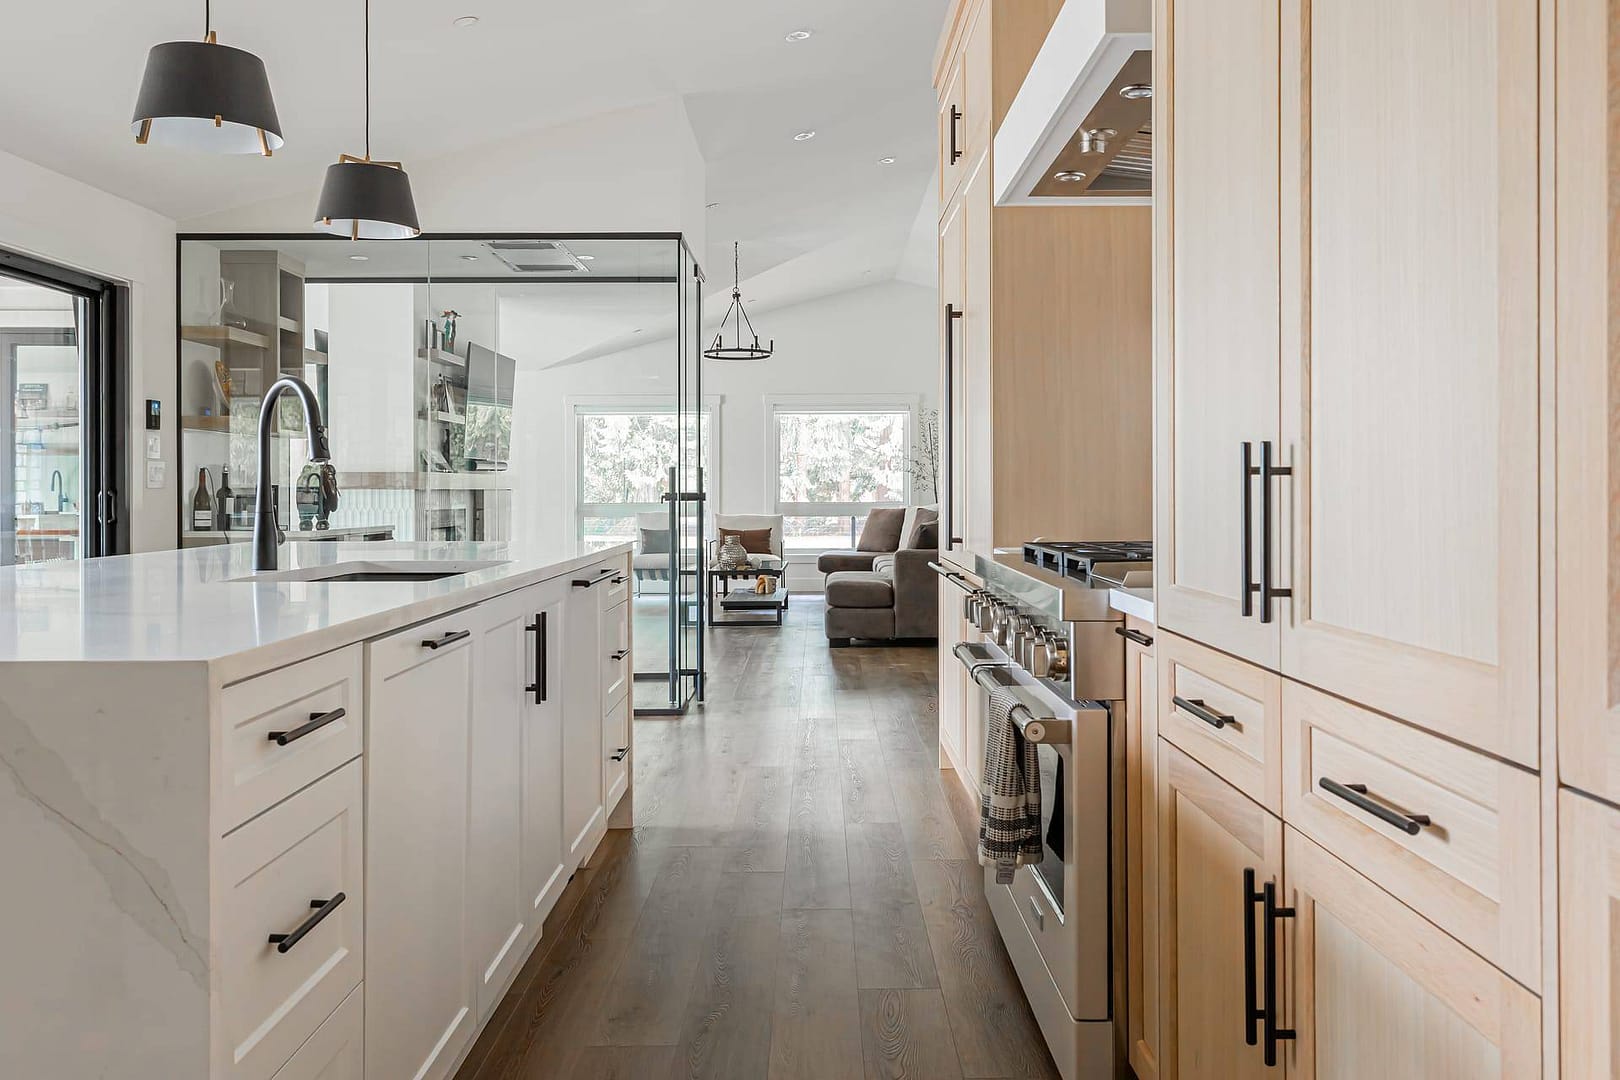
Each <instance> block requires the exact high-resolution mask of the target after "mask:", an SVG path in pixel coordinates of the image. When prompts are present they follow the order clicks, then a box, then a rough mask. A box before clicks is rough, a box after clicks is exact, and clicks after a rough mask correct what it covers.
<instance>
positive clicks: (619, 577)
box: [610, 574, 624, 585]
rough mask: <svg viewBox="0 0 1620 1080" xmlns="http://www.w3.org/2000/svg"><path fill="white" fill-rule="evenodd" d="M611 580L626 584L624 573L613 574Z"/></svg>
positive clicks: (617, 583) (618, 583) (616, 583)
mask: <svg viewBox="0 0 1620 1080" xmlns="http://www.w3.org/2000/svg"><path fill="white" fill-rule="evenodd" d="M610 580H611V581H612V582H613V584H615V585H623V584H624V575H623V574H615V575H613V577H612V578H611V579H610Z"/></svg>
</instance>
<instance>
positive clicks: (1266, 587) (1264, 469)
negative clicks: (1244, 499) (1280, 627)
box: [1260, 442, 1294, 623]
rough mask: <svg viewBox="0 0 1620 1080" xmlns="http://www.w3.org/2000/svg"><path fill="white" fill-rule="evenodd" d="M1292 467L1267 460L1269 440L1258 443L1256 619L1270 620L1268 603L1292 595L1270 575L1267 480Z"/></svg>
mask: <svg viewBox="0 0 1620 1080" xmlns="http://www.w3.org/2000/svg"><path fill="white" fill-rule="evenodd" d="M1292 475H1294V470H1293V469H1292V468H1291V467H1289V466H1287V465H1273V464H1272V463H1271V443H1270V442H1262V443H1261V444H1260V621H1261V622H1263V623H1268V622H1270V621H1271V602H1272V601H1273V600H1281V599H1286V598H1288V597H1291V596H1293V595H1294V591H1293V590H1292V589H1279V588H1277V586H1276V585H1274V584H1273V583H1272V577H1271V533H1272V520H1271V519H1272V517H1273V516H1274V514H1273V511H1272V506H1271V486H1272V485H1271V481H1272V480H1273V479H1274V478H1276V477H1279V476H1292Z"/></svg>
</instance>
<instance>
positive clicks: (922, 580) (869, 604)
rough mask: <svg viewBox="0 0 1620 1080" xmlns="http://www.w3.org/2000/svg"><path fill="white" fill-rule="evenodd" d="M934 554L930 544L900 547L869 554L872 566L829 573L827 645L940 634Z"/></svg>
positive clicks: (934, 551) (932, 636) (936, 557)
mask: <svg viewBox="0 0 1620 1080" xmlns="http://www.w3.org/2000/svg"><path fill="white" fill-rule="evenodd" d="M852 554H853V553H852ZM860 554H862V555H865V554H867V553H865V552H862V553H860ZM938 558H939V552H938V551H937V550H935V549H934V548H902V549H901V550H899V551H896V552H892V553H888V554H878V555H873V556H872V559H871V568H870V569H866V570H859V569H857V570H834V571H832V572H831V573H829V574H828V575H827V588H826V591H827V615H826V623H825V626H826V633H827V644H828V645H829V646H831V647H832V648H835V649H836V648H842V647H843V646H845V645H848V644H850V642H851V641H853V640H854V639H856V638H861V639H865V640H870V641H893V640H897V639H906V638H912V639H918V640H930V641H931V640H933V639H935V638H936V637H938V636H939V579H938V577H936V576H935V574H934V572H933V571H932V570H930V569H929V568H928V564H929V563H931V562H933V561H935V560H936V559H938Z"/></svg>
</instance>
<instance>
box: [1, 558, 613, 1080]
mask: <svg viewBox="0 0 1620 1080" xmlns="http://www.w3.org/2000/svg"><path fill="white" fill-rule="evenodd" d="M629 550H630V548H629V545H618V546H615V547H610V548H606V549H603V550H600V551H593V552H579V551H575V550H525V549H522V548H520V547H518V546H517V545H505V544H415V543H365V544H345V543H332V544H284V545H283V546H282V547H281V549H280V559H281V567H280V570H279V571H278V572H276V573H270V574H263V575H258V576H255V575H253V574H252V572H251V555H252V552H251V549H250V547H249V546H247V545H224V546H218V547H210V548H200V549H190V550H182V551H169V552H160V553H152V554H145V555H138V556H125V557H118V558H110V559H99V560H91V561H87V562H82V563H54V564H48V565H36V566H22V567H13V568H7V569H5V570H4V571H0V852H3V853H4V856H5V859H6V864H7V870H6V873H5V874H4V876H3V878H0V919H4V922H5V925H7V926H8V927H11V928H12V932H11V933H10V934H8V938H9V941H8V945H7V947H6V950H5V962H4V963H3V964H0V995H3V999H4V1001H5V1007H4V1009H0V1075H5V1076H64V1077H65V1076H74V1077H78V1076H86V1077H89V1076H117V1077H130V1078H146V1077H152V1078H158V1077H162V1078H165V1080H168V1078H174V1077H216V1078H217V1077H233V1078H234V1077H243V1078H247V1077H253V1078H269V1077H278V1078H281V1080H296V1078H301V1077H315V1076H320V1077H326V1078H330V1080H340V1078H341V1080H352V1078H359V1077H362V1076H369V1077H387V1078H395V1077H410V1076H420V1077H443V1076H449V1075H451V1074H452V1073H453V1072H454V1070H455V1068H456V1066H457V1064H458V1063H459V1061H460V1060H461V1058H462V1057H463V1056H464V1055H465V1053H466V1051H467V1050H468V1049H469V1048H470V1047H471V1045H472V1042H473V1040H474V1038H475V1037H476V1035H477V1032H478V1030H479V1029H480V1027H481V1026H482V1024H483V1023H484V1021H485V1020H487V1018H488V1017H489V1015H490V1013H491V1012H493V1010H494V1007H495V1004H496V1003H497V1002H498V1001H499V1000H500V998H501V996H502V995H503V994H504V993H505V991H506V989H507V987H508V986H509V985H510V983H511V981H512V979H513V977H514V976H515V975H516V973H517V971H518V969H519V968H520V967H521V966H522V963H523V961H524V960H525V959H526V958H527V956H528V955H529V953H530V951H532V949H533V947H534V946H535V944H536V943H537V942H538V940H539V937H540V933H541V927H542V924H543V921H544V918H545V915H546V913H547V912H548V911H549V910H550V907H551V905H552V904H554V903H555V902H556V899H557V896H558V895H559V894H560V892H561V890H562V887H563V885H565V884H566V882H567V880H568V878H569V877H570V876H571V875H572V874H573V872H574V870H575V869H577V868H578V867H579V866H580V865H583V864H584V863H585V862H586V861H587V860H588V859H589V858H590V856H591V855H592V853H593V852H594V851H595V848H596V846H597V844H598V843H599V842H600V840H601V839H602V837H603V836H604V835H605V833H606V830H607V828H608V827H609V825H610V824H611V825H613V826H615V827H618V826H627V825H629V824H630V814H631V806H632V802H631V791H630V788H631V784H630V775H631V761H630V755H631V752H632V747H631V725H630V709H631V705H630V695H629V693H628V689H629V682H630V674H629V673H630V672H631V671H632V670H633V667H632V664H631V659H630V657H631V652H630V650H631V643H630V621H629V619H628V617H627V615H628V609H627V607H626V605H625V600H626V598H627V596H628V591H629V590H628V580H629V564H628V554H629ZM400 571H406V573H405V574H404V575H403V576H402V575H401V574H400V573H399V572H400ZM344 572H347V573H346V576H348V577H350V578H351V579H353V578H358V580H344V581H333V580H321V579H323V578H329V577H330V576H331V575H334V574H339V573H344Z"/></svg>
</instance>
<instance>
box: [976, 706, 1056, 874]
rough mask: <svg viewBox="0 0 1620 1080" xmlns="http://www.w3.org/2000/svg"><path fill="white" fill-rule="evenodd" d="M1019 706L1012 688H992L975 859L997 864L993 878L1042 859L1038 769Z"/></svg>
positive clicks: (985, 740) (1037, 760)
mask: <svg viewBox="0 0 1620 1080" xmlns="http://www.w3.org/2000/svg"><path fill="white" fill-rule="evenodd" d="M1017 708H1020V705H1019V702H1018V699H1017V698H1016V697H1014V696H1013V695H1012V694H1011V692H1009V691H1007V690H1004V689H1001V688H1000V687H996V688H993V689H991V690H990V715H989V718H988V720H987V722H986V724H985V732H984V771H983V772H982V773H981V774H980V776H981V779H980V781H979V863H980V864H981V865H983V866H994V867H995V868H996V881H997V882H999V883H1000V884H1003V885H1007V884H1011V883H1012V879H1013V871H1014V870H1016V869H1017V868H1018V867H1020V866H1032V865H1034V864H1035V863H1038V862H1040V861H1041V769H1040V759H1039V757H1038V752H1037V751H1036V749H1035V744H1034V743H1032V742H1030V741H1029V740H1028V739H1026V738H1024V733H1023V731H1022V730H1021V729H1020V728H1019V727H1018V725H1017V724H1016V723H1014V722H1013V718H1012V714H1013V710H1014V709H1017Z"/></svg>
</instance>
